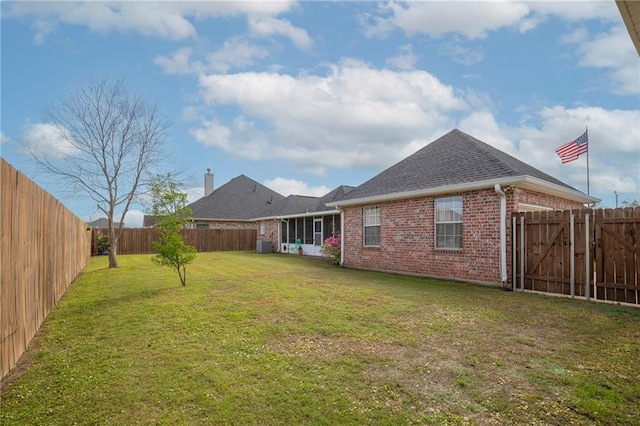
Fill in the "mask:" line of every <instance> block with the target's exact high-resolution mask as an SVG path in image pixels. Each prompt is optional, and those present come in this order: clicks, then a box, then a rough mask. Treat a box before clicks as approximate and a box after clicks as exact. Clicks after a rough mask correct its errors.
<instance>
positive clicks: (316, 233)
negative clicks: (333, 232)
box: [313, 218, 322, 246]
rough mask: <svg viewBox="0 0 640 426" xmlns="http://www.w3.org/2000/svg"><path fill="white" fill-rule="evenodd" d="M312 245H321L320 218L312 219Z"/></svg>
mask: <svg viewBox="0 0 640 426" xmlns="http://www.w3.org/2000/svg"><path fill="white" fill-rule="evenodd" d="M313 245H316V246H321V245H322V218H320V219H315V218H314V219H313Z"/></svg>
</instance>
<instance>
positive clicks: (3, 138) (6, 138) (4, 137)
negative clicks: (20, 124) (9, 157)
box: [0, 132, 11, 145]
mask: <svg viewBox="0 0 640 426" xmlns="http://www.w3.org/2000/svg"><path fill="white" fill-rule="evenodd" d="M10 140H11V139H9V136H7V135H5V134H4V133H2V132H0V145H2V144H3V143H7V142H9V141H10Z"/></svg>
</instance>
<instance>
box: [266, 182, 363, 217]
mask: <svg viewBox="0 0 640 426" xmlns="http://www.w3.org/2000/svg"><path fill="white" fill-rule="evenodd" d="M353 188H354V187H353V186H347V185H341V186H339V187H337V188H336V189H334V190H333V191H331V192H329V193H328V194H326V195H323V196H322V197H309V196H306V195H289V196H288V197H286V198H284V199H283V200H280V201H277V202H274V203H273V204H271V205H270V206H269V207H268V208H267V209H265V210H264V211H263V212H262V213H261V214H260V215H259V216H258V217H275V216H278V217H280V216H291V215H298V214H305V213H315V212H323V211H329V210H333V208H332V207H327V206H326V203H330V202H333V201H338V200H341V199H342V198H343V197H344V196H345V194H347V193H349V191H351V190H352V189H353Z"/></svg>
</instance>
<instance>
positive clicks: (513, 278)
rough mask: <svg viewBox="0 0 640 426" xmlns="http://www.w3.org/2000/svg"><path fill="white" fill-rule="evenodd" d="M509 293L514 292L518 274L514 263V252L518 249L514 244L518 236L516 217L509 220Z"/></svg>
mask: <svg viewBox="0 0 640 426" xmlns="http://www.w3.org/2000/svg"><path fill="white" fill-rule="evenodd" d="M511 221H512V225H511V247H512V248H511V291H516V280H517V279H518V278H517V277H518V272H517V269H516V267H517V266H518V265H517V264H516V261H517V259H518V255H517V254H516V250H517V248H518V244H517V242H516V237H517V236H518V230H517V229H516V217H515V216H514V217H512V218H511Z"/></svg>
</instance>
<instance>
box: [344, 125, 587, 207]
mask: <svg viewBox="0 0 640 426" xmlns="http://www.w3.org/2000/svg"><path fill="white" fill-rule="evenodd" d="M516 176H531V177H535V178H538V179H541V180H544V181H547V182H550V183H553V184H556V185H560V186H563V187H565V188H567V189H572V190H574V191H575V189H574V188H572V187H571V186H569V185H567V184H565V183H563V182H561V181H559V180H558V179H556V178H554V177H552V176H549V175H548V174H546V173H544V172H542V171H540V170H538V169H536V168H534V167H531V166H529V165H528V164H526V163H524V162H522V161H520V160H518V159H517V158H515V157H512V156H510V155H509V154H506V153H504V152H502V151H500V150H499V149H496V148H494V147H492V146H491V145H488V144H486V143H484V142H482V141H480V140H478V139H476V138H474V137H473V136H470V135H468V134H466V133H464V132H462V131H460V130H458V129H454V130H452V131H450V132H449V133H447V134H445V135H444V136H442V137H440V138H439V139H436V140H435V141H433V142H431V143H430V144H429V145H427V146H425V147H424V148H422V149H420V150H419V151H417V152H416V153H414V154H413V155H411V156H409V157H407V158H405V159H404V160H402V161H400V162H399V163H397V164H395V165H393V166H391V167H389V168H388V169H387V170H385V171H383V172H382V173H380V174H378V175H377V176H375V177H373V178H371V179H369V180H368V181H367V182H365V183H363V184H362V185H360V186H358V187H357V188H355V189H354V190H353V191H351V192H349V194H348V195H347V196H346V197H345V198H344V200H353V199H358V198H366V197H375V196H383V195H388V194H396V193H403V192H410V191H418V190H427V189H435V188H439V187H446V186H450V185H460V184H466V183H473V182H481V181H487V180H491V179H499V178H509V177H516Z"/></svg>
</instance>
